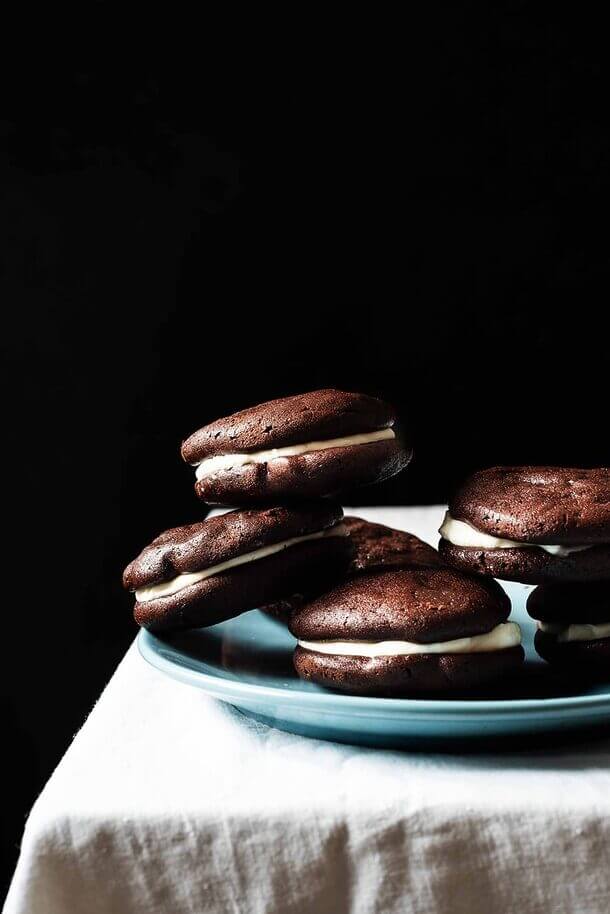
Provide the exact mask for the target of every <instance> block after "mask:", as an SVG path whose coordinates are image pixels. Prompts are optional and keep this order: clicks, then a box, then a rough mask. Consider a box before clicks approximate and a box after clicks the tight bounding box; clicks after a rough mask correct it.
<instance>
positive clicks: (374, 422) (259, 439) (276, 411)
mask: <svg viewBox="0 0 610 914" xmlns="http://www.w3.org/2000/svg"><path fill="white" fill-rule="evenodd" d="M395 422H396V414H395V411H394V409H393V408H392V407H391V406H389V405H388V404H387V403H384V402H383V401H382V400H377V399H376V398H375V397H368V396H366V395H365V394H358V393H347V392H345V391H342V390H332V389H327V390H314V391H311V392H310V393H305V394H297V395H296V396H293V397H283V398H282V399H279V400H269V401H268V402H267V403H261V404H259V405H258V406H251V407H249V408H248V409H242V410H240V412H237V413H234V414H233V415H232V416H227V417H226V418H224V419H217V420H216V421H215V422H211V423H210V424H209V425H205V426H203V428H200V429H198V430H197V431H196V432H194V433H193V434H192V435H191V436H190V437H189V438H187V439H186V441H185V442H184V443H183V445H182V457H183V459H184V460H185V461H186V462H187V463H198V462H200V461H202V460H204V459H206V458H208V457H216V456H218V455H221V454H233V453H250V452H253V451H266V450H268V449H270V448H276V447H285V446H287V445H291V444H303V443H306V442H310V441H318V440H325V439H330V438H341V437H345V436H348V435H356V434H359V433H366V432H373V431H376V430H378V429H385V428H391V427H392V426H393V425H394V423H395Z"/></svg>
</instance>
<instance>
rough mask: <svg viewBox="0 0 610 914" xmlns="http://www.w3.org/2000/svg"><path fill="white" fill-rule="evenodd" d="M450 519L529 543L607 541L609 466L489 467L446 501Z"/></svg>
mask: <svg viewBox="0 0 610 914" xmlns="http://www.w3.org/2000/svg"><path fill="white" fill-rule="evenodd" d="M449 513H450V514H451V516H452V517H453V518H454V520H460V521H465V522H467V523H469V524H471V525H472V526H473V527H475V528H476V529H477V530H480V531H481V532H483V533H489V534H491V535H492V536H497V537H502V538H505V539H509V540H518V541H521V542H529V543H544V544H548V545H552V544H562V543H566V544H570V543H573V544H585V543H600V542H608V541H610V468H608V467H600V468H597V469H588V470H587V469H573V468H568V467H548V466H545V467H531V466H527V467H490V468H489V469H486V470H480V471H479V472H478V473H474V474H473V475H472V476H471V477H470V478H469V479H467V480H466V482H465V483H464V484H463V486H462V487H461V488H460V489H459V490H458V492H456V494H455V495H454V497H453V498H452V499H451V501H450V503H449Z"/></svg>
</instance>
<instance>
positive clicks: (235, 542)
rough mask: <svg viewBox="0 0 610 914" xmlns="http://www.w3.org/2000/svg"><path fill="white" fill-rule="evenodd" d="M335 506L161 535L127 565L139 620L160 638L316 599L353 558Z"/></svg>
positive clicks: (273, 512) (234, 516)
mask: <svg viewBox="0 0 610 914" xmlns="http://www.w3.org/2000/svg"><path fill="white" fill-rule="evenodd" d="M342 517H343V511H342V509H341V508H340V507H339V506H338V505H336V504H334V503H333V502H331V501H319V502H308V503H302V504H299V505H297V504H295V505H292V506H290V507H286V506H276V507H270V508H265V509H259V510H238V511H231V512H229V513H227V514H223V515H220V516H218V517H211V518H208V519H207V520H204V521H201V522H200V523H196V524H189V525H188V526H185V527H174V528H173V529H172V530H167V531H166V532H165V533H162V534H161V535H160V536H158V537H157V538H156V539H155V540H153V542H152V543H151V544H150V546H147V547H146V548H145V549H144V550H143V551H142V552H141V553H140V555H139V556H138V557H137V558H136V559H134V561H133V562H131V564H129V565H128V566H127V568H126V569H125V572H124V574H123V584H124V586H125V587H126V588H127V589H128V590H131V591H134V593H135V600H136V602H135V608H134V617H135V620H136V622H137V623H138V624H139V625H142V626H144V627H145V628H148V629H151V630H153V631H161V630H177V629H185V628H196V627H199V626H206V625H214V624H215V623H216V622H222V621H224V620H225V619H229V618H232V617H233V616H237V615H239V614H240V613H242V612H244V611H245V610H248V609H254V608H255V607H262V606H264V605H265V604H267V603H273V602H275V601H277V600H282V599H284V598H287V597H291V596H292V594H294V593H296V592H303V593H312V592H313V593H315V592H319V590H323V589H326V588H328V587H329V586H331V584H332V582H333V581H335V580H337V579H339V578H340V577H341V575H342V573H343V572H344V570H345V568H346V567H347V565H348V564H349V562H350V560H351V557H352V546H351V544H350V541H349V537H348V536H347V531H346V529H345V527H344V526H343V525H342V523H341V521H342Z"/></svg>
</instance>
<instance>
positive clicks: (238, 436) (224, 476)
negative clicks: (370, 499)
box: [182, 390, 412, 504]
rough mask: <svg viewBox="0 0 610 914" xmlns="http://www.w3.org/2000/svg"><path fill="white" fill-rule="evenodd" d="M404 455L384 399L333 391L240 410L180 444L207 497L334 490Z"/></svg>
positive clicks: (222, 500)
mask: <svg viewBox="0 0 610 914" xmlns="http://www.w3.org/2000/svg"><path fill="white" fill-rule="evenodd" d="M411 454H412V450H411V448H410V447H408V446H407V445H405V443H404V442H403V440H402V436H401V437H400V438H399V436H398V435H397V429H396V415H395V413H394V410H393V409H392V408H391V407H390V406H388V405H387V404H386V403H383V402H382V401H381V400H377V399H375V398H374V397H368V396H365V395H364V394H357V393H346V392H344V391H340V390H317V391H312V392H311V393H306V394H299V395H297V396H294V397H285V398H283V399H280V400H271V401H269V402H268V403H262V404H260V405H259V406H253V407H250V408H249V409H244V410H241V411H240V412H238V413H235V414H234V415H232V416H228V417H226V418H224V419H217V420H216V421H215V422H212V423H210V424H209V425H206V426H204V427H203V428H201V429H199V430H198V431H196V432H194V434H192V435H191V436H190V437H189V438H187V440H186V441H185V442H184V443H183V445H182V457H183V459H184V460H185V461H186V462H187V463H190V464H192V465H194V466H196V477H197V481H196V484H195V491H196V492H197V495H198V496H199V497H200V498H202V499H204V500H205V501H207V502H209V503H210V504H236V503H239V504H250V503H256V502H262V501H269V500H273V499H278V498H281V499H287V498H289V499H301V498H311V497H317V496H323V495H334V494H336V493H338V492H339V491H341V490H342V489H345V488H352V487H355V486H360V485H368V484H370V483H374V482H379V481H381V480H382V479H386V478H387V477H389V476H393V475H394V474H395V473H398V472H399V471H400V470H402V469H403V467H405V466H406V465H407V464H408V462H409V460H410V458H411Z"/></svg>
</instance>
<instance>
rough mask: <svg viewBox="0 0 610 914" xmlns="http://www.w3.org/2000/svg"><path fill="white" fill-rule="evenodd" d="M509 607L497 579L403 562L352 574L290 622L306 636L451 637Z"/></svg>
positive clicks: (481, 627)
mask: <svg viewBox="0 0 610 914" xmlns="http://www.w3.org/2000/svg"><path fill="white" fill-rule="evenodd" d="M509 613H510V600H509V599H508V597H507V596H506V594H505V593H504V591H503V590H502V588H501V587H500V585H499V584H497V583H496V581H494V580H493V579H485V578H475V577H470V576H469V575H465V574H462V573H461V572H459V571H454V570H452V569H450V568H442V567H440V568H434V567H428V568H404V569H401V570H396V571H384V572H378V573H375V574H369V575H364V576H362V577H357V578H354V579H353V580H351V581H348V582H347V583H346V584H343V585H341V586H340V587H337V588H335V589H334V590H332V591H330V593H327V594H324V595H323V596H321V597H319V598H318V599H317V600H314V601H312V602H311V603H308V604H307V605H306V606H304V607H303V608H302V609H300V610H298V611H297V612H296V613H295V614H294V616H293V617H292V620H291V622H290V626H289V627H290V630H291V632H292V633H293V635H295V637H296V638H299V639H302V640H306V641H323V640H342V641H345V640H363V641H369V640H371V641H392V640H398V641H415V642H420V643H422V644H426V643H430V642H435V641H450V640H453V639H455V638H463V637H468V636H471V635H479V634H483V633H485V632H488V631H490V630H491V629H492V628H495V626H497V625H499V624H500V623H501V622H504V621H505V620H506V619H507V618H508V615H509Z"/></svg>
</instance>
